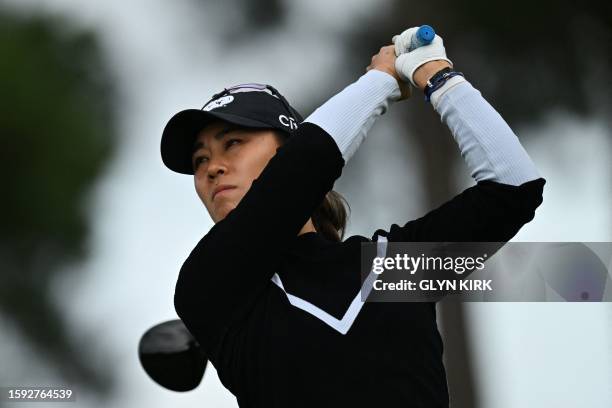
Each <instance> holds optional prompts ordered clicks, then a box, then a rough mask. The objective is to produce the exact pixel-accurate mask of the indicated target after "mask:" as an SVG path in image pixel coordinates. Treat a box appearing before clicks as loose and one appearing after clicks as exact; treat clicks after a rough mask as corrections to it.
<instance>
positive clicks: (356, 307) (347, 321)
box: [272, 236, 387, 334]
mask: <svg viewBox="0 0 612 408" xmlns="http://www.w3.org/2000/svg"><path fill="white" fill-rule="evenodd" d="M376 244H377V245H376V256H377V257H379V258H382V257H384V256H385V254H386V253H387V239H386V238H385V237H383V236H378V241H377V242H376ZM373 267H374V266H373V265H372V269H373ZM372 269H371V270H370V273H369V274H368V277H367V278H366V279H365V281H364V282H363V284H362V285H361V290H360V291H359V292H357V295H355V298H354V299H353V301H352V302H351V304H350V306H349V307H348V309H347V310H346V312H345V313H344V316H342V319H337V318H335V317H334V316H332V315H330V314H329V313H327V312H326V311H325V310H322V309H321V308H319V307H317V306H315V305H313V304H312V303H310V302H309V301H307V300H304V299H301V298H299V297H297V296H294V295H292V294H290V293H287V291H286V290H285V288H284V287H283V282H281V279H280V276H278V274H277V273H275V274H274V276H273V277H272V282H274V283H275V284H276V285H277V286H278V287H279V288H281V290H282V291H283V292H285V294H286V295H287V299H288V300H289V303H291V305H293V306H295V307H297V308H298V309H302V310H303V311H305V312H306V313H310V314H311V315H313V316H314V317H316V318H317V319H319V320H321V321H323V322H324V323H325V324H327V325H329V326H330V327H332V328H333V329H334V330H336V331H338V332H339V333H340V334H346V333H347V332H348V331H349V329H350V328H351V326H352V325H353V322H354V321H355V319H356V318H357V315H359V312H360V311H361V308H362V307H363V304H364V301H363V300H361V299H362V293H363V299H367V298H368V296H369V294H370V291H371V290H372V284H373V281H374V280H375V279H376V276H377V275H376V274H375V273H374V272H373V270H372Z"/></svg>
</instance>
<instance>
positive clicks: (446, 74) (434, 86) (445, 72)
mask: <svg viewBox="0 0 612 408" xmlns="http://www.w3.org/2000/svg"><path fill="white" fill-rule="evenodd" d="M457 75H461V76H464V75H463V73H462V72H457V71H453V70H452V69H451V68H449V67H446V68H444V69H441V70H440V71H438V72H436V73H435V74H434V75H433V76H432V77H431V78H429V81H427V85H425V89H423V93H424V94H425V101H427V102H429V101H430V99H431V94H432V93H434V92H435V91H437V90H438V89H440V88H442V86H444V84H445V83H446V81H448V80H449V79H451V78H452V77H454V76H457Z"/></svg>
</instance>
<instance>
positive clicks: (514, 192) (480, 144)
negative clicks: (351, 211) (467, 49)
mask: <svg viewBox="0 0 612 408" xmlns="http://www.w3.org/2000/svg"><path fill="white" fill-rule="evenodd" d="M417 83H418V81H417ZM431 102H432V105H433V106H434V109H436V110H437V112H438V113H439V114H440V116H441V120H442V121H443V122H444V123H445V124H446V125H447V126H448V127H449V129H450V131H451V133H452V135H453V137H454V138H455V140H456V141H457V144H458V146H459V149H460V150H461V155H462V157H463V158H464V159H465V161H466V164H467V166H468V168H469V170H470V173H471V175H472V177H474V179H475V180H476V181H477V184H476V185H475V186H474V187H471V188H468V189H467V190H465V191H464V192H463V193H461V194H459V195H458V196H456V197H455V198H453V199H452V200H451V201H449V202H447V203H445V204H443V205H442V206H440V207H439V208H437V209H435V210H433V211H431V212H429V213H428V214H426V215H425V216H424V217H421V218H419V219H417V220H413V221H410V222H408V223H406V224H405V225H404V226H403V227H400V226H398V225H397V224H393V225H392V226H391V228H390V229H389V231H388V232H387V231H384V230H378V231H376V233H375V234H374V236H373V239H374V240H376V239H377V238H376V236H377V235H383V236H386V237H387V238H388V239H389V240H391V241H492V242H506V241H508V240H510V239H511V238H512V237H513V236H514V235H515V234H516V233H517V232H518V230H519V229H520V228H521V227H522V226H523V225H524V224H526V223H527V222H529V221H531V220H532V219H533V217H534V215H535V209H536V208H537V207H538V206H539V205H540V204H541V203H542V191H543V187H544V184H545V180H544V179H542V178H541V177H540V176H539V174H538V172H537V170H536V168H535V165H534V164H533V162H532V161H531V159H530V158H529V156H528V155H527V153H526V152H525V149H523V147H522V146H521V144H520V142H519V140H518V138H517V137H516V135H515V134H514V133H513V132H512V130H511V129H510V127H509V126H508V125H507V123H506V122H505V121H504V120H503V118H502V117H501V116H500V115H499V113H497V112H496V111H495V110H494V109H493V107H491V105H490V104H489V103H488V102H487V101H486V100H485V99H484V98H483V97H482V95H481V94H480V92H478V91H477V90H476V89H474V88H473V87H472V85H471V84H469V82H467V81H466V80H465V79H464V78H462V77H454V78H451V79H450V80H449V81H448V82H447V83H446V84H445V85H444V86H443V87H442V88H440V89H439V90H437V91H436V92H434V93H433V94H432V97H431Z"/></svg>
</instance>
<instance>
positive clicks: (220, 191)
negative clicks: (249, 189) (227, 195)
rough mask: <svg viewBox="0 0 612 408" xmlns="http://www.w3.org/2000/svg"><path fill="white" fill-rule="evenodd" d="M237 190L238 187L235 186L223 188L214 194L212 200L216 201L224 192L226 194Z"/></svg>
mask: <svg viewBox="0 0 612 408" xmlns="http://www.w3.org/2000/svg"><path fill="white" fill-rule="evenodd" d="M235 188H236V187H233V186H227V187H222V188H220V189H219V191H216V192H215V193H214V194H213V198H212V199H213V200H214V199H215V198H216V197H217V195H219V194H223V193H224V192H226V191H230V190H233V189H235Z"/></svg>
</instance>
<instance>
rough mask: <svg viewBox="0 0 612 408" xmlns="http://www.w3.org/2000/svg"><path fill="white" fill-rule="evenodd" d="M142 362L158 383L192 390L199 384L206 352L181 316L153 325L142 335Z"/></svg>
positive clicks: (140, 347) (180, 389) (173, 389)
mask: <svg viewBox="0 0 612 408" xmlns="http://www.w3.org/2000/svg"><path fill="white" fill-rule="evenodd" d="M138 356H139V358H140V364H142V367H143V368H144V370H145V371H146V372H147V374H149V377H151V378H152V379H153V380H154V381H155V382H156V383H158V384H159V385H161V386H162V387H164V388H167V389H169V390H172V391H190V390H193V389H194V388H195V387H197V386H198V384H200V381H202V377H203V376H204V371H205V370H206V364H207V360H206V356H205V355H204V352H203V351H202V349H201V348H200V345H199V344H198V342H197V341H196V340H195V338H194V337H193V336H192V335H191V333H190V332H189V330H187V328H186V327H185V325H184V324H183V322H182V321H180V320H169V321H167V322H163V323H160V324H157V325H155V326H153V327H151V328H150V329H149V330H147V331H146V332H145V334H143V335H142V337H141V338H140V343H139V345H138Z"/></svg>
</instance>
